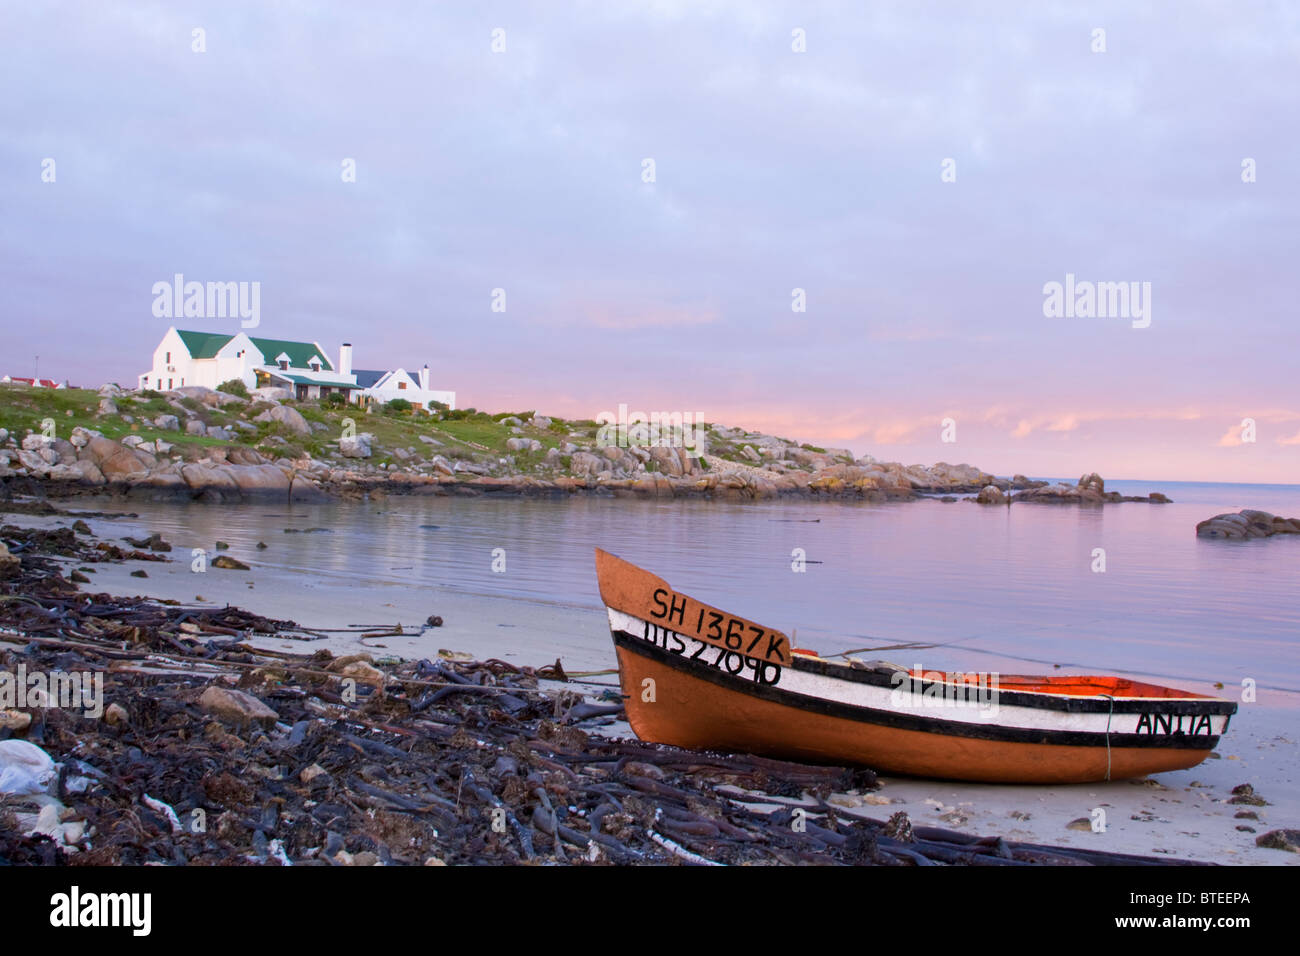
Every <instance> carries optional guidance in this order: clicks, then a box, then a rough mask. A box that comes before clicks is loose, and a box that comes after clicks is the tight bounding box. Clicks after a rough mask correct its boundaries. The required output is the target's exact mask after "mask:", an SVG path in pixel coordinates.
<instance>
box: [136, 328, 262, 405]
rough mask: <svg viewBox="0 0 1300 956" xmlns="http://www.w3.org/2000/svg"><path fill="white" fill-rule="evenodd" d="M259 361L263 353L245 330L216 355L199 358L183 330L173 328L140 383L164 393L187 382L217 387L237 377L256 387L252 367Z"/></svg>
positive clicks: (156, 352) (260, 361)
mask: <svg viewBox="0 0 1300 956" xmlns="http://www.w3.org/2000/svg"><path fill="white" fill-rule="evenodd" d="M260 364H262V353H261V352H259V351H258V350H257V349H256V348H255V347H254V345H253V343H252V342H250V341H249V340H248V336H247V335H245V334H244V333H243V332H240V333H238V334H237V335H235V336H234V338H232V339H231V340H230V341H229V342H227V343H226V344H225V345H223V346H222V347H221V349H220V351H218V352H217V355H216V357H215V358H208V359H196V358H193V357H192V356H191V355H190V352H189V349H187V348H186V347H185V340H184V339H182V338H181V336H180V333H178V332H177V331H176V329H175V328H170V329H168V330H167V333H166V334H165V335H164V336H163V337H162V341H161V342H159V343H158V347H157V348H156V349H154V352H153V365H152V367H151V368H150V369H149V371H147V372H145V373H144V374H143V375H141V376H140V377H139V386H140V387H141V388H152V389H157V390H159V391H164V392H165V391H167V390H168V389H172V388H180V387H181V386H184V385H203V386H206V387H207V388H216V387H217V386H218V385H220V384H221V383H222V382H228V381H230V380H231V379H232V378H237V379H240V380H241V381H242V382H243V383H244V384H245V385H247V386H248V387H249V388H253V387H254V386H255V384H256V376H255V375H254V374H253V370H254V369H255V368H257V366H258V365H260Z"/></svg>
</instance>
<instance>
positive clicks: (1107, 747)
mask: <svg viewBox="0 0 1300 956" xmlns="http://www.w3.org/2000/svg"><path fill="white" fill-rule="evenodd" d="M1101 696H1102V697H1105V698H1106V699H1107V700H1108V701H1110V713H1109V714H1107V715H1106V779H1107V780H1108V781H1109V780H1110V719H1111V717H1112V716H1114V714H1115V698H1114V697H1112V696H1110V694H1102V695H1101Z"/></svg>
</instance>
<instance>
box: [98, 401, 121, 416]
mask: <svg viewBox="0 0 1300 956" xmlns="http://www.w3.org/2000/svg"><path fill="white" fill-rule="evenodd" d="M117 413H118V412H117V402H115V401H113V400H112V399H111V398H108V397H105V398H101V399H100V400H99V409H98V414H100V415H116V414H117Z"/></svg>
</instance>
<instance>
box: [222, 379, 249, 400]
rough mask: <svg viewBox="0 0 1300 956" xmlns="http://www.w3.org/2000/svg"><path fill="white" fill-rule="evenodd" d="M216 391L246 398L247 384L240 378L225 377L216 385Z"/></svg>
mask: <svg viewBox="0 0 1300 956" xmlns="http://www.w3.org/2000/svg"><path fill="white" fill-rule="evenodd" d="M217 391H218V392H225V393H226V394H227V395H237V396H239V397H240V398H248V386H247V385H245V384H244V383H243V381H242V380H241V379H237V378H232V379H227V380H226V381H224V382H222V383H221V384H220V385H218V386H217Z"/></svg>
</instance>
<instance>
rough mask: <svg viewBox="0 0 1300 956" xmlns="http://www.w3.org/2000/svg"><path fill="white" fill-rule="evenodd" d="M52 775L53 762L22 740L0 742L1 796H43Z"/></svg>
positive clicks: (42, 751) (45, 754) (42, 752)
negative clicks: (41, 794)
mask: <svg viewBox="0 0 1300 956" xmlns="http://www.w3.org/2000/svg"><path fill="white" fill-rule="evenodd" d="M54 773H55V769H54V761H53V760H52V759H51V758H50V755H49V754H47V753H46V752H45V751H44V750H42V749H41V748H40V747H38V746H36V745H35V744H30V743H28V742H27V741H25V740H0V794H8V795H26V794H35V793H44V792H45V789H46V786H47V785H48V784H49V782H50V780H52V779H53V777H54Z"/></svg>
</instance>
